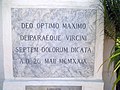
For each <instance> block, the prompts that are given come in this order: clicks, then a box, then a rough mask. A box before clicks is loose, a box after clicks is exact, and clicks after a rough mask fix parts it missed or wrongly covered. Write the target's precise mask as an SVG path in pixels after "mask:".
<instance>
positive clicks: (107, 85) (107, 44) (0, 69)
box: [0, 0, 114, 90]
mask: <svg viewBox="0 0 120 90" xmlns="http://www.w3.org/2000/svg"><path fill="white" fill-rule="evenodd" d="M1 1H2V0H0V90H2V85H3V84H2V82H3V80H4V74H3V45H2V40H3V38H2V37H3V36H2V14H1V13H2V10H1V9H2V5H1ZM5 1H6V0H5ZM8 1H9V2H11V0H8ZM13 1H19V0H13ZM25 1H26V0H25ZM33 1H34V0H33ZM38 1H39V0H38ZM55 1H57V0H55ZM62 1H64V0H62ZM76 1H77V0H76ZM81 1H95V0H81ZM113 44H114V42H113V41H112V40H108V39H105V43H104V60H106V58H107V57H108V55H109V53H110V50H111V48H112V46H113ZM106 66H107V65H106V64H105V65H104V70H103V79H104V82H105V87H104V90H111V87H112V83H113V82H110V76H111V75H110V73H111V71H107V69H106V68H107V67H106Z"/></svg>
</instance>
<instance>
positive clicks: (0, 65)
mask: <svg viewBox="0 0 120 90" xmlns="http://www.w3.org/2000/svg"><path fill="white" fill-rule="evenodd" d="M1 2H2V0H0V90H2V86H3V79H4V78H3V77H4V74H3V46H2V3H1Z"/></svg>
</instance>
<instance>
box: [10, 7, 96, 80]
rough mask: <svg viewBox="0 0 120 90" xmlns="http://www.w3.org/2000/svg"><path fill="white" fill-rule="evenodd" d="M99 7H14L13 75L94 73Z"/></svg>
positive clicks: (12, 21)
mask: <svg viewBox="0 0 120 90" xmlns="http://www.w3.org/2000/svg"><path fill="white" fill-rule="evenodd" d="M96 13H97V12H96V10H95V9H77V8H12V9H11V25H12V43H13V44H12V47H13V48H12V53H13V75H14V77H32V78H87V77H93V76H94V62H95V39H96Z"/></svg>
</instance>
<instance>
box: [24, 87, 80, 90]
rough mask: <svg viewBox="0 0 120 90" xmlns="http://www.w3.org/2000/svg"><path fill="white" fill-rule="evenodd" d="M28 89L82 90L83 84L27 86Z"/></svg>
mask: <svg viewBox="0 0 120 90" xmlns="http://www.w3.org/2000/svg"><path fill="white" fill-rule="evenodd" d="M26 90H82V87H81V86H50V87H48V86H44V87H43V86H26Z"/></svg>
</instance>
